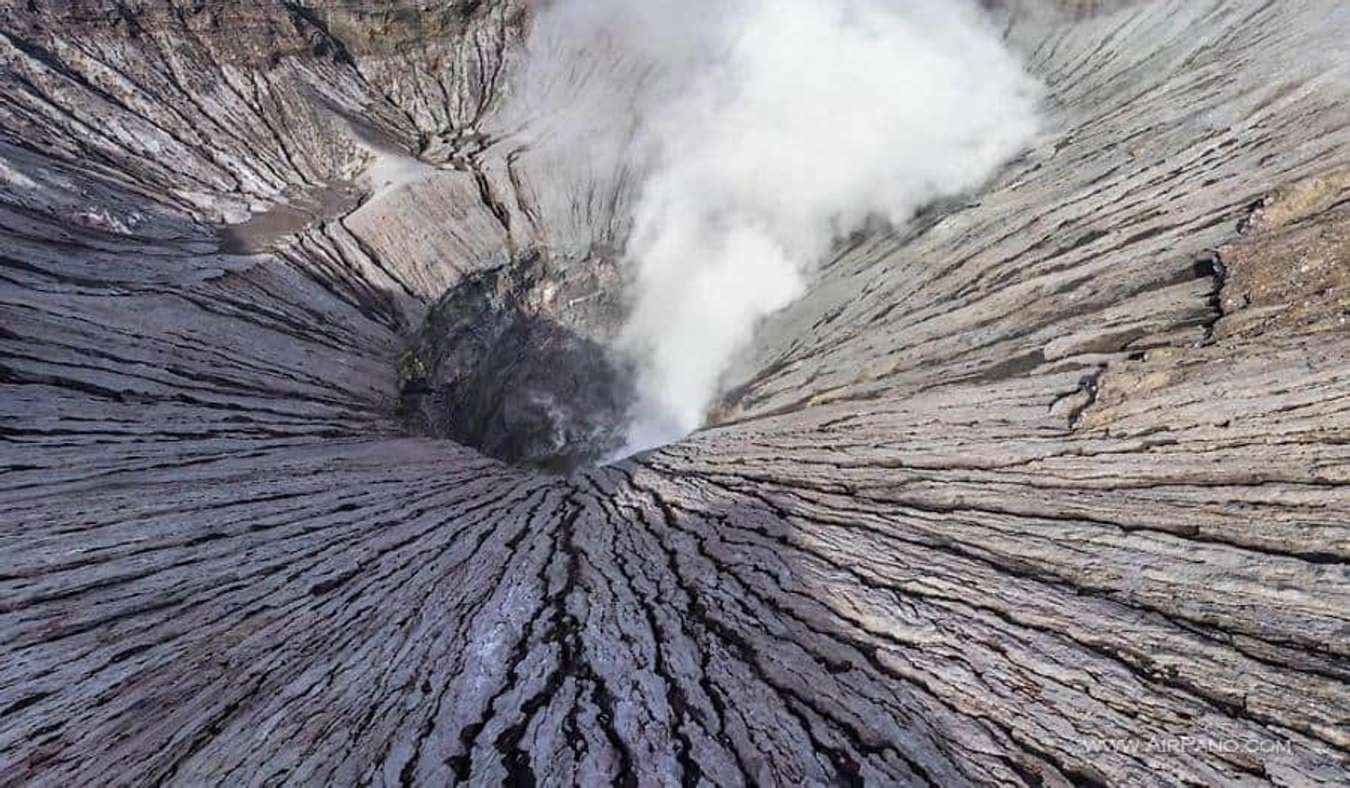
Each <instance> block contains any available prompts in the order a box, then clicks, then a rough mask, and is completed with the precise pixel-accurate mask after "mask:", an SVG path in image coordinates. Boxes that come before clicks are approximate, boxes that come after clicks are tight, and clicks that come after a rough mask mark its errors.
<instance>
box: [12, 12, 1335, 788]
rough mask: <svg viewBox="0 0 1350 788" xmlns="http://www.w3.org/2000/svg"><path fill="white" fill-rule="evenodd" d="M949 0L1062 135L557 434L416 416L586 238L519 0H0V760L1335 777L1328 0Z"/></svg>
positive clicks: (274, 768)
mask: <svg viewBox="0 0 1350 788" xmlns="http://www.w3.org/2000/svg"><path fill="white" fill-rule="evenodd" d="M984 5H986V6H988V7H990V8H991V13H993V14H994V15H995V17H996V20H997V24H998V25H999V26H1000V29H1001V30H1004V31H1005V33H1004V35H1005V37H1006V38H1007V40H1008V42H1009V44H1010V46H1012V47H1014V48H1015V49H1016V50H1017V51H1018V52H1020V53H1021V54H1022V56H1023V57H1024V58H1025V60H1026V62H1027V64H1028V68H1029V69H1030V70H1031V71H1032V73H1034V74H1035V75H1036V76H1037V77H1038V78H1039V79H1040V80H1041V81H1043V83H1044V84H1045V85H1046V86H1047V92H1048V96H1047V100H1046V104H1047V106H1046V114H1047V125H1046V127H1047V132H1046V133H1045V135H1044V137H1043V138H1042V139H1041V140H1039V141H1038V142H1037V144H1036V145H1035V146H1034V147H1033V148H1032V149H1031V150H1029V151H1028V152H1027V153H1026V155H1025V156H1023V157H1021V158H1020V159H1018V160H1017V161H1015V162H1013V163H1012V164H1011V165H1009V166H1008V167H1007V168H1006V169H1005V170H1004V171H1003V172H1002V174H1000V175H999V176H998V177H997V178H996V179H995V181H994V182H992V183H991V184H990V185H989V186H988V188H987V189H986V190H985V191H984V192H983V193H981V194H978V195H975V196H973V197H972V198H971V199H970V200H969V201H967V202H964V203H962V204H960V205H957V206H952V207H951V210H945V209H944V211H942V212H939V213H938V214H934V215H933V216H930V217H929V219H928V220H925V221H921V222H917V223H915V224H914V225H913V226H912V227H910V228H909V229H908V230H905V231H902V232H900V233H891V232H871V233H864V234H860V235H858V236H857V237H855V238H853V239H850V242H849V243H848V244H846V245H845V246H843V247H842V248H841V249H840V251H839V253H838V254H837V255H836V256H835V257H834V258H833V259H831V260H829V261H827V265H825V267H824V268H823V269H822V271H821V273H820V275H819V277H818V281H816V282H815V283H814V284H813V286H812V288H811V291H810V293H809V294H808V295H807V296H805V297H804V298H803V299H801V300H800V301H799V302H798V303H796V304H795V305H794V306H792V307H791V308H789V309H788V310H786V311H784V312H783V313H781V314H778V315H776V316H775V317H774V318H773V319H772V320H771V321H770V325H768V326H766V327H765V330H764V331H763V332H762V334H761V338H760V339H759V340H758V342H757V344H756V345H755V347H754V348H753V351H752V352H751V353H749V354H748V356H747V358H746V359H745V360H744V362H743V363H742V364H741V366H740V367H738V370H739V371H738V372H737V376H736V379H735V380H733V381H732V383H733V389H732V390H733V391H734V395H733V396H730V397H728V398H727V399H726V400H725V401H724V402H722V403H721V404H720V405H719V408H718V414H717V421H718V426H716V427H712V428H709V429H705V430H702V431H699V432H697V433H695V434H694V435H692V436H690V437H688V438H687V439H685V440H683V441H681V442H679V443H678V444H676V445H672V446H668V447H665V448H662V449H659V450H656V451H652V452H649V453H645V454H642V455H640V456H637V457H633V458H629V459H627V460H625V461H623V462H621V463H618V464H616V465H613V466H608V467H604V468H589V469H584V470H581V471H579V472H577V473H574V474H570V475H550V474H540V473H535V472H532V471H530V470H528V469H522V468H518V467H514V466H512V465H510V464H508V463H504V462H501V461H499V460H497V459H493V458H491V457H488V456H485V455H484V454H483V453H482V452H480V451H477V450H474V449H472V448H467V447H463V446H461V445H459V444H457V443H455V442H454V441H451V440H447V439H444V438H433V437H409V436H408V435H407V423H406V419H405V417H406V414H407V412H408V409H407V406H406V405H405V406H404V407H403V409H402V413H403V415H400V413H401V409H400V403H401V402H403V401H404V400H403V396H404V395H405V394H406V387H407V384H408V382H409V379H410V377H409V375H408V374H406V372H405V373H404V374H401V373H400V364H399V359H400V358H401V357H403V358H406V357H405V356H404V354H405V353H406V352H407V351H408V349H409V348H410V347H415V346H416V341H417V339H418V336H419V330H420V327H421V326H423V325H424V320H425V319H426V318H427V315H428V314H429V313H431V314H434V313H435V309H436V308H437V306H436V305H437V303H438V301H440V299H442V296H444V295H445V294H447V293H453V292H455V291H456V288H459V287H463V286H466V285H467V284H468V283H473V282H483V281H485V280H484V279H483V277H490V276H491V274H490V273H485V272H490V271H494V270H496V271H500V270H503V268H502V267H503V266H509V265H511V264H513V261H515V262H518V261H520V260H526V259H532V255H541V256H544V257H548V258H550V259H556V260H584V259H585V258H586V257H587V256H588V255H591V254H595V253H597V250H602V251H603V250H612V249H614V248H617V247H618V246H620V245H621V243H622V241H623V232H624V226H623V222H624V217H625V216H626V215H627V208H628V206H629V205H630V201H631V199H632V196H633V195H632V194H631V193H630V190H631V188H632V185H633V184H632V183H631V182H630V181H629V179H628V178H627V177H626V175H625V174H624V173H622V172H607V171H603V170H598V169H597V171H594V172H586V173H576V172H574V171H568V170H565V169H564V168H561V167H560V166H559V163H558V162H557V161H554V160H553V159H551V158H549V156H548V155H546V154H545V153H544V152H541V151H536V150H531V149H529V148H528V147H527V146H525V145H523V144H522V143H521V142H520V141H519V140H516V139H515V138H514V137H513V134H512V128H513V127H512V125H511V124H510V123H508V122H507V121H506V120H505V119H503V118H502V117H500V115H499V108H500V106H501V99H502V96H503V95H504V91H505V90H506V86H507V84H508V81H509V74H510V73H511V70H512V67H513V65H515V64H516V63H517V58H518V57H519V52H520V47H519V46H518V45H519V43H520V38H521V35H522V32H521V31H522V30H523V29H524V28H525V24H526V22H527V18H528V9H527V7H526V6H525V5H523V4H521V3H518V2H516V1H515V0H501V1H500V2H478V0H471V1H468V2H454V3H436V4H432V3H420V2H415V3H398V4H395V3H381V2H362V3H354V2H341V1H340V0H301V1H298V2H282V0H214V1H213V2H200V0H119V1H116V2H115V1H114V0H0V784H4V785H19V784H24V785H30V784H31V785H49V786H67V785H96V784H136V785H140V784H148V783H154V784H176V785H213V784H225V785H235V784H248V785H261V784H269V785H270V784H323V785H330V784H338V785H345V784H380V785H409V784H427V785H443V784H447V783H456V782H463V783H473V784H501V783H512V784H515V783H519V784H546V785H557V784H581V785H591V784H596V783H603V782H618V783H623V784H629V785H631V784H639V785H674V784H677V783H678V784H680V785H691V786H692V785H700V784H718V785H744V784H764V785H820V784H833V783H848V784H859V783H860V782H861V783H866V784H874V785H940V786H951V785H972V784H980V785H993V784H1001V785H1022V784H1026V785H1047V786H1059V785H1079V784H1086V785H1102V784H1105V785H1131V786H1134V785H1159V786H1172V785H1179V784H1185V785H1257V784H1276V785H1288V786H1307V785H1336V784H1343V782H1344V779H1345V775H1346V774H1347V771H1348V769H1350V754H1348V752H1350V724H1348V723H1350V689H1348V683H1347V681H1348V679H1350V638H1347V636H1346V635H1347V632H1350V571H1348V569H1347V561H1350V493H1348V490H1350V488H1348V487H1347V484H1348V483H1350V441H1347V436H1350V333H1347V329H1346V326H1347V320H1350V293H1348V291H1347V279H1346V276H1345V272H1346V270H1347V266H1348V265H1350V259H1348V254H1350V253H1348V252H1347V248H1348V247H1347V244H1348V243H1350V241H1348V240H1347V238H1348V237H1350V236H1348V232H1350V230H1348V229H1347V228H1350V199H1348V198H1350V176H1347V173H1348V172H1350V60H1347V58H1346V57H1345V42H1346V41H1347V40H1350V13H1347V7H1346V5H1345V3H1343V2H1341V1H1340V0H1287V2H1280V3H1271V2H1265V1H1264V0H1139V1H1138V2H1129V1H1128V0H1107V1H1103V2H1094V0H1059V2H1050V1H1049V0H1047V2H1030V0H1026V1H1025V2H1024V1H1023V0H1010V1H1009V2H985V3H984ZM604 67H606V65H605V64H604V63H597V68H604ZM570 78H572V79H584V78H585V75H584V74H582V73H577V74H572V75H570ZM563 83H565V80H560V85H559V89H566V88H567V87H568V86H567V85H566V84H563ZM230 228H233V229H230ZM459 292H461V293H462V292H464V291H462V290H461V291H459ZM441 303H442V304H443V303H444V302H441ZM432 366H435V365H432ZM430 369H431V367H428V371H427V374H429V372H430ZM437 434H443V433H437Z"/></svg>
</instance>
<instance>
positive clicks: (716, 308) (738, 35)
mask: <svg viewBox="0 0 1350 788" xmlns="http://www.w3.org/2000/svg"><path fill="white" fill-rule="evenodd" d="M530 49H531V55H530V56H531V58H532V59H533V62H532V63H531V65H530V67H529V68H528V70H527V74H529V75H533V76H529V77H527V80H526V85H525V87H524V90H523V93H522V95H523V96H526V97H531V98H532V100H533V103H534V104H535V105H536V106H534V108H533V110H532V111H533V112H534V113H538V112H539V111H540V106H538V105H539V103H540V96H546V95H547V96H553V97H554V101H555V102H556V103H557V104H558V106H557V107H555V108H552V110H550V111H551V114H552V115H553V116H554V117H555V119H556V118H564V120H560V121H558V122H557V123H556V124H555V125H554V127H553V129H552V133H553V134H554V136H555V142H557V145H556V149H557V150H561V151H564V152H566V153H565V155H570V156H572V157H574V158H578V159H584V160H585V161H583V162H578V163H576V166H580V167H582V168H588V169H589V170H591V171H594V170H595V169H596V168H597V167H600V168H607V169H608V168H622V169H624V170H625V171H627V172H636V173H639V176H638V177H639V179H640V180H639V182H640V186H639V187H638V190H637V193H636V198H635V200H634V201H633V202H632V204H631V217H629V219H630V221H631V225H630V232H629V236H628V240H627V244H626V251H625V258H626V263H627V265H628V266H629V272H630V275H631V281H632V287H633V291H632V293H631V297H632V304H633V307H632V313H631V317H630V319H629V322H628V324H627V325H626V326H625V327H624V329H623V332H622V334H621V336H620V340H619V346H620V349H621V350H622V351H623V352H625V353H627V354H628V355H629V356H630V357H631V358H632V359H633V360H634V361H635V363H636V365H637V367H638V369H639V381H638V386H639V392H640V398H641V399H640V402H639V404H638V406H637V409H636V411H635V413H634V414H633V421H632V425H631V427H630V434H629V443H630V450H634V451H636V450H641V449H643V448H648V447H651V446H655V445H660V444H662V443H666V442H669V441H671V440H674V439H677V438H679V437H682V436H683V435H685V434H687V433H688V432H689V431H691V430H693V429H695V428H696V427H698V426H699V425H700V423H701V422H702V420H703V418H704V416H705V412H706V410H707V408H708V406H709V405H710V404H711V402H712V401H713V399H714V398H715V397H716V395H717V393H718V387H719V383H720V377H721V375H722V374H723V373H724V372H725V370H726V368H727V366H728V365H729V363H730V362H731V360H732V358H733V356H734V355H735V354H736V353H737V352H738V351H740V350H742V349H743V348H744V347H745V346H747V345H748V343H749V342H750V341H751V339H752V338H753V334H754V331H755V328H756V325H757V323H758V322H759V321H760V320H761V319H762V318H763V317H765V316H766V315H768V314H770V313H772V312H774V311H776V310H779V309H781V308H783V307H785V306H787V305H788V304H789V303H791V302H792V301H793V300H794V299H796V298H797V297H798V296H800V295H801V294H802V291H803V288H804V286H805V282H806V277H807V275H808V274H809V272H810V271H811V270H812V268H813V267H814V266H815V265H816V264H817V263H818V262H819V261H821V260H822V258H823V257H825V256H826V255H827V254H828V252H829V250H830V246H831V244H832V242H833V241H834V240H835V239H836V238H838V237H840V236H841V235H843V234H846V233H848V232H850V231H851V230H853V229H856V228H857V227H859V226H861V225H862V224H863V223H864V222H866V221H867V220H868V219H869V218H872V217H879V218H881V219H884V220H886V221H889V222H892V223H894V224H900V223H903V222H905V221H907V220H909V219H910V218H911V217H912V216H913V214H914V212H915V211H916V210H917V209H919V208H921V207H922V206H923V205H924V204H925V203H927V202H929V201H931V200H933V199H935V198H938V197H941V196H944V195H951V194H955V193H959V192H962V191H965V190H968V189H972V188H974V187H976V186H978V185H980V183H981V182H982V181H984V180H985V179H987V178H988V177H989V176H990V175H991V174H992V173H993V172H994V170H995V168H997V167H998V166H999V165H1000V164H1001V163H1003V162H1004V161H1006V160H1007V159H1008V158H1010V157H1012V156H1013V155H1015V154H1016V153H1017V152H1018V151H1019V150H1020V149H1022V148H1023V147H1024V146H1025V145H1026V144H1027V143H1028V142H1029V140H1030V139H1031V137H1032V135H1033V134H1034V133H1035V131H1036V113H1035V106H1036V98H1037V95H1038V91H1037V86H1036V85H1035V84H1034V83H1033V81H1032V80H1031V79H1030V78H1029V77H1027V76H1026V74H1025V73H1024V72H1023V70H1022V68H1021V66H1020V64H1019V63H1018V61H1017V60H1016V58H1014V57H1013V55H1012V54H1010V53H1009V52H1008V51H1007V50H1006V49H1005V48H1004V46H1003V44H1002V42H1001V41H1000V39H999V37H998V35H997V33H996V31H994V30H992V29H991V27H990V25H989V22H988V20H987V19H985V18H984V16H983V15H982V12H981V11H980V10H979V9H978V8H977V7H976V6H975V4H974V2H971V1H970V0H555V2H554V3H553V4H552V5H551V6H549V7H548V8H547V9H546V10H545V11H543V12H542V13H541V14H540V15H539V16H538V17H537V18H536V20H535V24H534V28H533V30H532V33H531V43H530ZM569 79H570V80H572V81H573V84H574V87H573V89H572V90H571V92H566V91H564V92H559V91H558V90H556V87H555V86H556V83H558V82H566V81H568V80H569ZM530 83H534V84H530ZM545 83H547V84H545ZM575 84H583V85H584V87H583V88H581V89H577V88H575ZM564 93H565V97H564ZM544 103H545V104H546V103H547V102H544ZM536 117H537V114H536ZM569 130H570V131H569Z"/></svg>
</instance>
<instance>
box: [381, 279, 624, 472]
mask: <svg viewBox="0 0 1350 788" xmlns="http://www.w3.org/2000/svg"><path fill="white" fill-rule="evenodd" d="M620 294H621V287H620V282H619V274H618V269H617V266H616V263H615V261H614V257H613V255H611V254H595V255H592V256H589V257H587V258H584V259H578V260H554V259H550V258H549V257H548V256H547V255H544V254H541V253H538V252H531V253H529V254H526V255H523V256H521V257H519V258H517V259H515V260H513V261H512V262H510V263H507V264H505V265H502V266H499V267H497V268H493V269H489V270H487V271H483V272H480V273H476V274H473V275H471V276H468V277H465V278H464V279H463V280H461V281H460V282H459V283H457V284H456V285H454V286H453V287H452V288H451V289H450V290H449V291H448V292H446V293H445V295H444V296H442V297H441V299H440V300H439V301H438V302H437V303H436V304H435V306H433V307H432V308H431V310H430V311H429V312H428V314H427V318H426V321H425V322H424V323H423V325H422V328H421V330H420V331H418V333H417V334H416V336H415V337H414V340H413V343H412V346H411V348H410V349H409V350H407V351H406V352H405V353H404V354H403V355H402V356H401V357H400V358H399V382H400V394H401V401H400V410H401V415H402V416H403V417H404V419H405V421H406V423H407V424H408V426H409V428H410V429H411V430H412V431H414V432H417V433H420V434H424V435H429V436H434V437H440V438H449V439H451V440H454V441H457V442H459V443H462V444H464V445H466V446H472V447H474V448H476V449H478V450H480V451H482V452H483V453H484V454H487V455H488V456H491V457H495V458H497V459H500V460H504V461H506V462H510V463H515V464H518V465H523V466H527V467H530V468H534V469H537V470H541V471H546V472H551V473H569V472H571V471H572V470H574V469H576V468H577V467H579V466H582V465H587V464H594V463H596V462H598V461H599V460H600V459H601V458H603V457H605V456H607V455H611V454H613V453H614V452H616V451H617V450H618V449H620V448H621V447H622V446H623V443H624V422H625V419H626V416H627V414H628V409H629V407H630V406H631V404H632V401H633V398H634V395H633V391H634V389H633V383H632V380H633V376H632V371H631V369H630V368H629V366H628V365H627V364H626V363H624V362H623V361H622V360H621V359H619V358H618V357H617V356H616V355H615V353H614V352H613V351H612V350H611V349H610V345H611V340H612V339H613V338H614V334H615V332H616V331H617V330H618V328H619V326H620V325H621V323H622V319H623V314H624V311H623V306H622V303H621V301H620Z"/></svg>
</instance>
